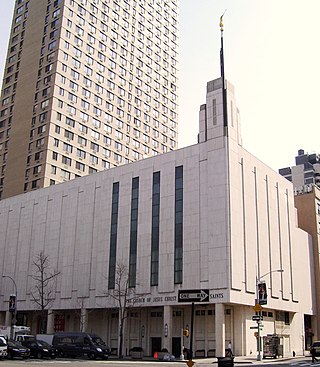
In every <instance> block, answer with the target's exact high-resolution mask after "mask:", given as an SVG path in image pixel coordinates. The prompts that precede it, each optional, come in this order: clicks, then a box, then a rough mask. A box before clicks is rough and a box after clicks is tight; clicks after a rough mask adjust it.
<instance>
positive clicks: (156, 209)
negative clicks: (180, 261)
mask: <svg viewBox="0 0 320 367" xmlns="http://www.w3.org/2000/svg"><path fill="white" fill-rule="evenodd" d="M159 225H160V172H154V174H153V183H152V222H151V279H150V284H151V285H152V286H155V285H158V283H159Z"/></svg>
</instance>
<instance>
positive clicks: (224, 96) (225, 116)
mask: <svg viewBox="0 0 320 367" xmlns="http://www.w3.org/2000/svg"><path fill="white" fill-rule="evenodd" d="M225 12H226V10H225V11H224V13H223V14H222V15H221V17H220V31H221V37H220V38H221V49H220V69H221V79H222V105H223V126H224V127H225V128H226V127H227V126H228V109H227V89H226V82H225V75H224V55H223V16H224V14H225Z"/></svg>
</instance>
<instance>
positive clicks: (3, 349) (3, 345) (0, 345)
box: [0, 335, 7, 358]
mask: <svg viewBox="0 0 320 367" xmlns="http://www.w3.org/2000/svg"><path fill="white" fill-rule="evenodd" d="M6 356H7V341H6V338H5V337H4V336H3V335H0V358H4V357H6Z"/></svg>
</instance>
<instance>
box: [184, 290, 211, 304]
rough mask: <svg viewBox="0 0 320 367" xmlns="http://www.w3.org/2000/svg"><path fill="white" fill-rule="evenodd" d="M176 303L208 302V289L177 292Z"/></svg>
mask: <svg viewBox="0 0 320 367" xmlns="http://www.w3.org/2000/svg"><path fill="white" fill-rule="evenodd" d="M178 302H209V289H187V290H179V291H178Z"/></svg>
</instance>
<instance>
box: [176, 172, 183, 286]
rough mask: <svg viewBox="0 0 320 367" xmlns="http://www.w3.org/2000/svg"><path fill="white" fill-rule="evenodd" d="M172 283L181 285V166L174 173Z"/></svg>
mask: <svg viewBox="0 0 320 367" xmlns="http://www.w3.org/2000/svg"><path fill="white" fill-rule="evenodd" d="M174 210H175V225H174V283H175V284H182V275H183V166H179V167H176V171H175V208H174Z"/></svg>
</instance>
